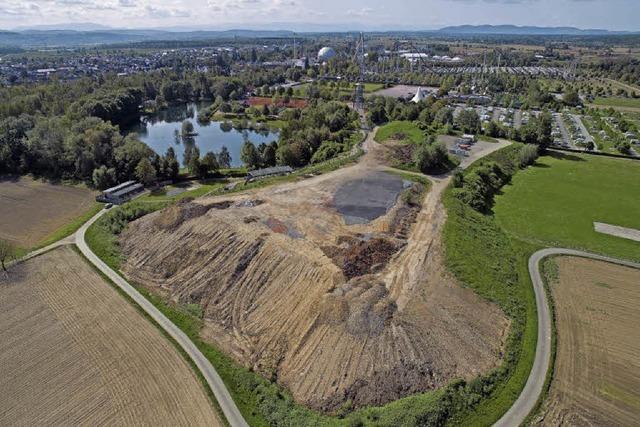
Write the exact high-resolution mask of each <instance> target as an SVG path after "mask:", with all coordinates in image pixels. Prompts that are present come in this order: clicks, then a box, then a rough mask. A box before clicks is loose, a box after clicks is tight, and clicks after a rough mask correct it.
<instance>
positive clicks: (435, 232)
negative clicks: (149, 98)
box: [121, 138, 509, 411]
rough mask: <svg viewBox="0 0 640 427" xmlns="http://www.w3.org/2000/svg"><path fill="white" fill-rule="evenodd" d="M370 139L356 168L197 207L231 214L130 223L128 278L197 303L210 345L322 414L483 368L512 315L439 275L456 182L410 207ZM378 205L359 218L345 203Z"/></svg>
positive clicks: (161, 216)
mask: <svg viewBox="0 0 640 427" xmlns="http://www.w3.org/2000/svg"><path fill="white" fill-rule="evenodd" d="M367 144H369V145H370V146H368V145H367ZM367 144H365V146H366V148H367V150H369V153H370V154H368V155H366V156H365V157H364V158H363V160H362V161H361V162H360V163H359V164H358V165H356V166H352V167H349V168H344V169H340V170H337V171H335V172H332V173H330V174H326V175H321V176H317V177H314V178H310V179H307V180H304V181H299V182H294V183H287V184H283V185H280V186H275V187H268V188H263V189H260V190H254V191H250V192H246V193H244V194H236V195H229V196H225V197H208V198H207V197H205V198H202V199H197V200H194V201H192V202H189V203H191V204H194V205H201V206H204V207H206V206H210V205H211V204H212V203H222V202H225V203H226V204H228V205H229V207H228V208H227V209H206V208H197V207H189V208H186V210H188V211H189V212H201V214H200V215H199V216H189V218H188V219H187V220H185V221H182V222H181V223H180V224H177V223H175V221H173V220H172V219H171V218H174V217H181V218H182V217H183V216H182V214H176V213H174V212H172V210H171V209H173V208H170V209H167V210H164V211H160V212H155V213H153V214H150V215H148V216H146V217H143V218H141V219H139V220H137V221H134V222H132V223H131V224H130V225H129V227H128V229H127V230H126V231H125V232H124V233H123V234H122V235H121V246H122V250H123V253H124V255H125V258H126V262H125V264H124V265H123V270H124V273H125V274H126V275H127V276H128V277H129V278H131V279H132V280H135V281H137V282H139V283H142V284H144V285H146V286H147V287H148V288H149V289H150V290H152V291H153V292H156V293H159V294H161V295H164V296H165V297H167V298H170V299H172V300H174V301H179V302H182V303H189V304H198V305H200V306H201V307H202V310H203V313H204V319H205V327H204V328H203V330H202V336H203V338H204V339H206V340H209V341H212V342H213V343H215V344H216V345H217V346H218V347H220V348H221V349H223V350H224V351H225V352H226V353H228V354H231V355H232V356H233V357H234V358H235V359H236V360H238V361H239V362H241V363H242V364H244V365H245V366H249V367H252V368H253V369H255V370H256V371H257V372H260V373H261V374H263V375H264V376H266V377H267V378H274V379H276V380H277V381H278V382H279V383H280V384H282V385H284V386H285V387H287V388H288V389H289V390H290V391H291V393H292V394H293V396H294V398H295V399H296V400H297V401H298V402H301V403H304V404H306V405H308V406H311V407H313V408H316V409H319V410H323V411H335V410H337V409H338V408H340V407H341V406H342V405H343V404H344V403H345V402H346V401H350V402H351V403H352V404H353V406H354V407H362V406H367V405H380V404H384V403H386V402H389V401H392V400H395V399H397V398H400V397H403V396H407V395H410V394H413V393H417V392H422V391H427V390H432V389H435V388H437V387H440V386H442V385H444V384H446V383H447V382H449V381H450V380H452V379H453V378H460V377H462V378H467V379H471V378H473V377H475V376H477V375H479V374H481V373H486V372H488V371H489V370H491V369H492V368H494V367H496V366H497V365H498V364H499V363H500V359H501V356H502V349H503V346H504V339H505V337H506V334H507V330H508V326H509V325H508V320H507V318H506V317H505V316H504V314H503V313H502V312H501V311H500V309H499V308H498V307H497V306H495V305H493V304H490V303H488V302H485V301H483V300H481V299H480V298H479V297H478V296H477V295H476V294H475V293H473V292H472V291H471V290H469V289H463V288H461V287H460V286H459V285H458V284H457V283H456V282H455V280H454V279H453V278H452V277H451V276H450V275H449V274H448V273H447V272H446V271H445V269H444V267H443V254H442V243H441V237H440V229H441V227H442V225H443V223H444V220H445V219H446V215H445V213H444V209H443V207H442V204H441V202H440V194H441V192H442V190H443V189H444V188H445V187H446V185H447V183H448V180H447V179H445V180H441V181H437V182H436V183H435V184H434V185H433V187H432V188H431V190H430V191H429V192H427V193H426V196H425V195H424V194H425V193H424V192H423V193H420V196H419V197H417V198H418V200H421V201H422V203H421V204H418V205H415V204H412V203H410V202H409V201H408V200H411V199H414V198H416V197H415V196H412V197H404V196H403V195H402V193H401V195H400V197H398V195H397V191H401V192H402V191H410V192H416V191H418V189H416V188H415V187H412V188H410V189H407V190H403V189H402V187H403V183H402V180H401V179H398V178H395V177H394V178H390V177H388V176H387V174H386V173H384V172H383V171H384V170H385V168H384V167H383V166H380V165H379V164H378V163H377V160H376V158H377V156H376V154H373V155H372V154H371V153H372V151H373V150H371V148H373V147H375V143H373V141H372V138H370V139H368V140H367ZM385 180H390V181H393V184H391V187H393V188H391V189H390V188H388V187H387V185H386V184H384V183H385V182H386V181H385ZM364 183H366V184H364ZM383 184H384V185H383ZM362 185H364V190H363V187H361V186H362ZM376 188H378V189H380V192H381V193H380V194H373V196H375V197H372V195H371V194H369V195H367V191H373V190H374V189H376ZM383 193H384V194H383ZM338 195H339V196H338ZM374 199H375V202H373V203H371V205H370V206H369V208H370V209H367V210H366V212H357V215H355V216H357V217H358V218H360V220H359V221H348V217H349V216H354V215H353V212H351V211H350V210H348V209H347V211H346V212H345V211H344V209H342V208H341V206H349V205H354V206H355V205H358V206H361V205H362V204H363V203H364V204H365V205H366V204H367V203H366V202H367V200H374ZM251 200H260V201H262V203H260V204H255V203H250V202H249V201H251ZM183 208H185V207H184V206H183ZM341 209H342V211H343V213H344V214H346V216H345V215H343V214H342V213H341V212H340V211H341ZM165 216H166V219H165ZM165 221H167V222H168V223H169V224H171V227H169V228H162V227H161V226H159V224H160V225H161V224H164V223H165Z"/></svg>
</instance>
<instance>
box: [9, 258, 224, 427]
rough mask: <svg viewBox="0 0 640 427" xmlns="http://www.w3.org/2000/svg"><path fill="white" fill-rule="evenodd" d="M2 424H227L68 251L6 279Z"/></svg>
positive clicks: (164, 345) (174, 354)
mask: <svg viewBox="0 0 640 427" xmlns="http://www.w3.org/2000/svg"><path fill="white" fill-rule="evenodd" d="M0 299H1V300H2V305H3V308H2V310H0V342H1V343H2V344H3V345H2V346H0V378H2V385H3V393H2V397H0V424H1V425H64V424H67V425H68V424H75V425H78V424H83V425H107V424H108V425H185V426H186V425H203V426H204V425H214V426H221V425H224V424H223V423H222V422H221V420H220V418H219V416H218V415H217V413H216V412H215V410H214V407H213V405H212V401H211V400H210V398H209V396H208V395H207V392H206V391H205V389H204V387H203V385H202V383H201V382H200V380H199V378H198V377H197V376H196V374H195V373H194V371H193V370H192V368H191V366H190V365H189V364H188V363H187V361H186V360H185V359H184V358H183V356H182V355H181V354H180V353H179V352H178V350H177V349H176V348H175V347H174V346H173V345H172V344H171V343H170V342H169V341H168V340H167V339H166V338H165V337H164V336H163V335H162V333H161V332H160V331H159V330H158V329H157V328H156V327H155V326H154V325H153V324H151V323H150V322H149V321H148V320H147V319H145V318H144V317H143V316H142V315H141V314H140V313H139V312H138V311H137V310H136V309H135V308H134V306H133V305H131V304H129V303H128V302H127V301H126V300H125V299H124V298H123V297H122V296H121V295H120V294H118V292H116V290H115V289H113V288H112V287H111V286H110V285H109V284H108V283H106V282H105V280H104V279H102V278H101V277H100V276H99V275H98V274H97V273H96V272H95V271H94V270H93V269H92V268H91V267H89V265H88V264H87V263H86V262H85V261H84V260H83V259H82V258H81V256H80V255H79V254H77V253H76V252H75V251H74V250H73V249H72V248H70V247H63V248H58V249H55V250H53V251H51V252H48V253H46V254H43V255H41V256H38V257H36V258H33V259H31V260H29V261H26V262H25V263H23V264H19V265H18V266H15V267H14V268H13V269H12V270H11V271H10V275H9V277H8V278H6V277H5V278H2V277H1V276H0Z"/></svg>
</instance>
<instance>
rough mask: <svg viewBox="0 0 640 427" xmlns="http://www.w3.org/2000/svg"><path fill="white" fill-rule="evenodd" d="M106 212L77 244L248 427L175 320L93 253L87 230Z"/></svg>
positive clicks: (234, 424) (234, 422)
mask: <svg viewBox="0 0 640 427" xmlns="http://www.w3.org/2000/svg"><path fill="white" fill-rule="evenodd" d="M106 212H107V211H106V210H102V211H100V212H99V213H98V214H96V215H95V216H94V217H93V218H91V219H90V220H89V221H88V222H87V223H85V224H84V225H83V226H82V227H80V229H79V230H78V231H77V232H76V234H75V244H76V245H77V246H78V249H80V251H81V252H82V254H83V255H84V256H85V257H86V258H87V259H88V260H89V261H90V262H91V263H92V264H93V265H95V266H96V267H97V268H98V270H100V271H101V272H102V273H104V274H105V275H106V276H107V277H108V278H109V279H111V281H112V282H113V283H115V284H116V285H117V286H118V287H119V288H120V289H122V290H123V291H124V292H125V293H126V294H127V295H129V296H130V297H131V298H132V299H133V300H134V301H135V302H136V304H138V305H139V306H140V307H141V308H142V309H143V310H144V311H145V312H146V313H147V314H148V315H149V316H151V318H152V319H153V320H154V321H155V322H156V323H157V324H158V325H160V327H161V328H162V329H163V330H164V331H166V332H167V333H168V334H169V335H170V336H171V338H173V339H174V340H175V341H176V342H177V343H178V344H179V345H180V347H182V349H183V350H184V351H185V352H186V353H187V354H188V355H189V357H190V358H191V360H193V362H194V363H195V364H196V366H197V367H198V370H200V372H201V373H202V375H203V376H204V378H205V380H206V381H207V384H209V387H210V388H211V390H212V391H213V394H214V395H215V397H216V400H217V401H218V404H219V405H220V407H221V408H222V412H223V413H224V416H225V417H226V419H227V421H228V422H229V424H230V425H231V427H248V424H247V422H246V421H245V420H244V418H243V417H242V414H241V413H240V410H239V409H238V407H237V406H236V404H235V402H234V401H233V399H232V398H231V395H230V394H229V391H228V390H227V388H226V387H225V385H224V382H223V381H222V379H221V378H220V375H218V372H216V370H215V368H214V367H213V365H211V362H209V360H207V358H206V357H205V356H204V355H203V354H202V353H201V352H200V350H198V348H197V347H196V346H195V344H194V343H193V342H192V341H191V340H190V339H189V337H188V336H187V335H186V334H185V333H184V332H182V331H181V330H180V329H179V328H178V327H177V326H176V325H175V324H174V323H173V322H171V320H169V319H167V318H166V317H165V315H164V314H162V313H161V312H160V310H158V309H157V308H156V307H155V306H154V305H153V304H151V303H150V302H149V301H148V300H147V299H146V298H145V297H144V296H142V294H140V293H139V292H138V291H137V290H136V289H135V288H134V287H133V286H131V285H130V284H129V283H128V282H127V281H126V280H124V279H123V278H122V277H121V276H120V275H119V274H118V273H116V272H115V271H113V270H112V269H111V268H110V267H109V266H108V265H107V264H105V263H104V262H103V261H102V260H101V259H100V258H98V256H97V255H96V254H94V253H93V251H91V249H90V248H89V246H87V243H86V242H85V238H84V237H85V233H86V231H87V229H88V228H89V227H90V226H91V224H93V223H94V222H96V221H97V220H98V218H100V217H101V216H102V215H103V214H104V213H106Z"/></svg>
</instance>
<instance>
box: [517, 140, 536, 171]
mask: <svg viewBox="0 0 640 427" xmlns="http://www.w3.org/2000/svg"><path fill="white" fill-rule="evenodd" d="M519 156H520V159H519V161H520V167H521V168H525V167H527V166H531V165H532V164H534V163H535V162H536V160H537V159H538V147H536V146H535V145H529V144H527V145H525V146H524V147H522V149H521V150H520V154H519Z"/></svg>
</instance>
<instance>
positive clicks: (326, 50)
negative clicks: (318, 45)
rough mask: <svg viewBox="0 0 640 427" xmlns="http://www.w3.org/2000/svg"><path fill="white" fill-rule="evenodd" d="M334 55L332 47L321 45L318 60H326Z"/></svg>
mask: <svg viewBox="0 0 640 427" xmlns="http://www.w3.org/2000/svg"><path fill="white" fill-rule="evenodd" d="M335 56H336V51H335V50H333V48H332V47H326V46H325V47H323V48H322V49H320V50H319V51H318V62H327V61H328V60H330V59H331V58H333V57H335Z"/></svg>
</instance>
